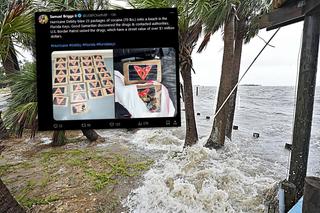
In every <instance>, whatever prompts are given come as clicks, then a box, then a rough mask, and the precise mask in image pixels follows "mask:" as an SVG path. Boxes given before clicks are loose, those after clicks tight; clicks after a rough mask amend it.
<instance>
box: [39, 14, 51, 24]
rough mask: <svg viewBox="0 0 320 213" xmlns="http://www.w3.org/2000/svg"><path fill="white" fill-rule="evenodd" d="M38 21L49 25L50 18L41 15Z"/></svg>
mask: <svg viewBox="0 0 320 213" xmlns="http://www.w3.org/2000/svg"><path fill="white" fill-rule="evenodd" d="M38 21H39V23H40V24H47V23H48V21H49V18H48V16H47V15H41V16H39V18H38Z"/></svg>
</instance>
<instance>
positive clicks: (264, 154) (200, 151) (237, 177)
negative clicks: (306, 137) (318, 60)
mask: <svg viewBox="0 0 320 213" xmlns="http://www.w3.org/2000/svg"><path fill="white" fill-rule="evenodd" d="M199 89H200V91H199V96H197V97H195V108H196V112H200V114H201V115H200V116H197V125H198V131H199V136H200V141H199V143H198V144H197V145H196V146H194V147H191V148H188V149H186V150H183V151H182V146H183V139H184V131H185V130H184V120H183V126H182V127H181V128H169V129H164V128H162V129H161V128H160V129H142V130H138V131H137V132H135V133H134V134H128V135H126V136H125V137H126V140H127V141H128V143H129V144H132V145H133V146H135V147H136V148H137V149H140V150H145V152H150V153H152V152H155V151H159V150H162V152H161V154H159V153H158V154H157V155H158V157H157V159H158V160H157V162H156V163H155V164H154V165H153V167H152V169H151V170H149V171H148V172H147V173H146V174H145V175H144V180H143V181H142V183H141V186H140V187H139V188H136V189H135V190H133V191H132V192H131V194H130V195H129V196H128V197H127V198H126V199H125V200H124V201H123V204H124V205H125V206H126V207H128V208H129V209H130V212H159V213H160V212H172V213H173V212H190V213H191V212H195V211H196V212H219V213H220V212H267V206H266V205H265V204H266V203H265V201H266V200H265V197H266V196H265V195H266V193H268V190H270V189H271V188H272V187H273V186H274V185H275V184H277V183H278V182H279V181H281V180H283V179H285V178H287V174H288V168H289V163H288V161H289V159H290V158H289V154H290V152H289V151H288V150H286V149H284V145H285V143H291V140H292V129H293V120H294V104H295V90H294V88H293V87H262V86H242V87H240V88H239V90H238V97H239V98H238V100H237V108H236V116H235V121H234V125H237V126H239V130H237V131H235V130H234V131H233V137H232V141H227V142H226V145H225V148H223V149H222V150H218V151H215V150H208V149H206V148H203V144H204V143H205V142H206V139H207V137H208V135H209V134H210V131H211V126H212V122H213V120H212V116H213V114H214V110H213V109H214V107H213V106H214V98H215V95H216V88H215V87H200V88H199ZM182 113H184V112H182ZM206 116H211V119H209V120H208V119H206ZM182 117H184V116H182ZM182 119H183V118H182ZM319 129H320V88H317V93H316V100H315V108H314V117H313V126H312V134H311V144H310V155H309V165H308V175H316V176H319V175H320V131H319ZM254 132H256V133H259V134H260V137H259V138H257V139H256V138H253V137H252V135H253V133H254ZM109 133H110V132H109ZM114 134H115V135H117V134H118V133H116V132H114Z"/></svg>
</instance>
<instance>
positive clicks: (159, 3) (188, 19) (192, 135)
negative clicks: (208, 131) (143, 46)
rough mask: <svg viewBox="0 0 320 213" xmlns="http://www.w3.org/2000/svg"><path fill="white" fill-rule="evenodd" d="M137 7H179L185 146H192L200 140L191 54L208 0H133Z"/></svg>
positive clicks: (132, 2)
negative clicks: (196, 117) (195, 111)
mask: <svg viewBox="0 0 320 213" xmlns="http://www.w3.org/2000/svg"><path fill="white" fill-rule="evenodd" d="M129 2H130V4H131V5H133V6H134V7H137V8H172V7H176V8H177V9H178V16H179V20H178V25H179V51H180V53H179V60H180V73H181V76H182V79H183V91H184V94H183V95H184V102H185V116H186V138H185V146H191V145H193V144H195V143H196V142H197V140H198V133H197V127H196V121H195V116H194V103H193V90H192V78H191V74H192V71H194V70H193V67H192V59H191V54H192V52H193V50H194V47H195V45H196V42H197V41H198V38H199V36H200V34H201V31H202V20H201V19H200V17H201V16H200V14H201V13H203V12H204V11H206V10H207V9H208V7H207V6H208V2H209V1H207V0H190V1H189V0H131V1H129Z"/></svg>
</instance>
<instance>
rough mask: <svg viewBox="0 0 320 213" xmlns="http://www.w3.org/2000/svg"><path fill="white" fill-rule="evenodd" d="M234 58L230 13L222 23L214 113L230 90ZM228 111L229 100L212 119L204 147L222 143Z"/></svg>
mask: <svg viewBox="0 0 320 213" xmlns="http://www.w3.org/2000/svg"><path fill="white" fill-rule="evenodd" d="M233 58H234V15H233V14H230V17H229V18H228V20H226V22H225V25H224V51H223V61H222V71H221V78H220V86H219V92H218V101H217V107H216V113H217V111H218V110H219V108H220V107H221V106H222V104H223V102H224V101H225V100H226V98H227V96H228V94H229V93H230V91H231V79H232V75H233V68H234V67H233V66H234V64H233V60H234V59H233ZM228 112H229V102H227V103H226V104H225V105H224V107H223V108H222V109H221V111H220V112H219V113H218V114H217V116H216V117H215V119H214V121H213V127H212V130H211V134H210V136H209V139H208V141H207V143H206V144H205V147H208V148H214V149H218V148H221V147H222V146H223V145H224V140H225V131H226V124H227V118H228Z"/></svg>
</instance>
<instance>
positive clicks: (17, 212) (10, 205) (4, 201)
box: [0, 179, 25, 213]
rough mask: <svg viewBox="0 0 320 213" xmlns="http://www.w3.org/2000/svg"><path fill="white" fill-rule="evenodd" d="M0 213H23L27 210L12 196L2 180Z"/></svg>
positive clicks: (0, 182)
mask: <svg viewBox="0 0 320 213" xmlns="http://www.w3.org/2000/svg"><path fill="white" fill-rule="evenodd" d="M0 212H6V213H22V212H25V210H24V209H23V208H22V207H21V206H20V205H19V203H18V202H17V201H16V200H15V199H14V197H13V196H12V195H11V193H10V191H9V190H8V189H7V187H6V185H4V183H3V182H2V180H1V179H0Z"/></svg>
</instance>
